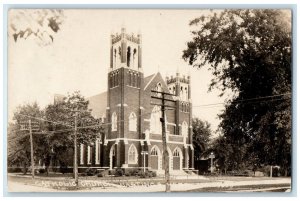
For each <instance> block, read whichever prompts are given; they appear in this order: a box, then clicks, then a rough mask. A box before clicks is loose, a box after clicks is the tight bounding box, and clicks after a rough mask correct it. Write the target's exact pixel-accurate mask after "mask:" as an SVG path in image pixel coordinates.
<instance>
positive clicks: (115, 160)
mask: <svg viewBox="0 0 300 201" xmlns="http://www.w3.org/2000/svg"><path fill="white" fill-rule="evenodd" d="M110 40H111V47H110V67H109V70H108V73H107V76H108V83H107V91H106V92H104V93H101V94H98V95H95V96H93V97H90V98H88V100H89V108H90V109H92V115H94V116H96V117H98V118H102V119H103V123H104V125H106V126H105V134H103V135H102V137H101V138H99V139H97V140H96V142H95V143H93V145H89V146H87V145H84V144H81V145H80V153H79V163H78V164H79V171H80V169H81V170H82V169H84V168H87V167H90V168H97V169H98V168H99V169H114V168H143V167H144V164H145V167H146V169H149V170H153V171H158V172H159V171H163V170H164V166H165V165H164V161H163V144H162V124H161V121H160V118H161V116H162V115H161V107H160V105H159V103H160V101H159V100H154V99H152V98H151V96H153V95H155V93H153V92H151V90H155V91H163V92H167V93H171V94H174V96H169V98H172V100H174V102H171V103H170V104H171V105H173V106H174V108H173V109H172V110H166V112H165V114H166V115H165V119H166V122H165V125H166V141H167V150H168V155H169V157H168V159H169V160H168V163H169V167H170V171H171V172H172V171H175V170H187V169H193V167H194V160H193V158H194V150H193V146H192V101H191V80H190V76H183V75H182V76H181V75H180V74H179V73H178V72H177V73H176V75H175V76H171V77H166V79H163V77H162V76H161V74H160V73H159V72H157V73H156V74H153V75H149V76H147V77H145V76H144V74H143V65H142V37H141V35H140V34H138V35H134V34H128V33H126V29H125V28H122V29H121V33H117V34H114V35H111V39H110ZM99 84H100V83H99ZM156 95H157V96H160V94H159V93H157V94H156ZM153 103H157V104H153ZM160 104H161V103H160ZM145 152H146V154H145V155H143V153H145ZM144 159H145V161H144Z"/></svg>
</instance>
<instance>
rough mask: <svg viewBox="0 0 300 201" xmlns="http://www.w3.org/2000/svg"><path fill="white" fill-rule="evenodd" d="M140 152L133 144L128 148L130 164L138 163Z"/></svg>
mask: <svg viewBox="0 0 300 201" xmlns="http://www.w3.org/2000/svg"><path fill="white" fill-rule="evenodd" d="M137 162H138V154H137V149H136V147H135V146H134V145H133V144H132V145H130V147H129V149H128V164H137Z"/></svg>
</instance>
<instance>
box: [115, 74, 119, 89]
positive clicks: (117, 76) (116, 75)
mask: <svg viewBox="0 0 300 201" xmlns="http://www.w3.org/2000/svg"><path fill="white" fill-rule="evenodd" d="M115 77H116V78H115V79H116V84H115V86H118V85H119V72H117V73H116V74H115Z"/></svg>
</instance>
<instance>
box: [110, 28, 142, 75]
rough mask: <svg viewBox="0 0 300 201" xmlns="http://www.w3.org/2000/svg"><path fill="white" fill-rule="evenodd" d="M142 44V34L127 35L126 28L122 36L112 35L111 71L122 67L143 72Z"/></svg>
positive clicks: (122, 30)
mask: <svg viewBox="0 0 300 201" xmlns="http://www.w3.org/2000/svg"><path fill="white" fill-rule="evenodd" d="M141 43H142V37H141V34H137V36H135V35H134V34H127V33H126V29H125V28H124V27H123V28H122V29H121V33H120V34H119V33H116V34H111V53H110V71H113V70H116V69H119V68H121V67H127V68H129V69H133V70H136V71H141V70H142V57H141V54H142V48H141Z"/></svg>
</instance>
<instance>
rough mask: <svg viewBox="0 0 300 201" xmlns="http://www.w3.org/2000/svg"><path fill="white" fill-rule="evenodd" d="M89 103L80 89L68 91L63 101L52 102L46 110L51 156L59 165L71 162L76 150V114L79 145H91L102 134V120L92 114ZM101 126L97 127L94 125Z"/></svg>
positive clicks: (49, 156) (49, 157)
mask: <svg viewBox="0 0 300 201" xmlns="http://www.w3.org/2000/svg"><path fill="white" fill-rule="evenodd" d="M88 104H89V102H88V101H87V100H85V99H84V97H83V96H82V95H81V94H80V92H78V91H76V92H74V93H73V94H69V95H68V96H67V97H65V98H64V100H62V101H59V102H56V103H54V104H49V105H48V106H47V107H46V109H45V118H46V119H47V120H49V122H48V123H47V126H46V128H47V131H48V132H50V134H49V135H47V142H48V143H49V144H48V147H49V153H51V155H48V156H47V158H48V159H52V161H57V162H58V163H59V165H67V164H71V162H72V161H73V153H74V152H73V149H74V127H75V116H77V117H76V118H77V127H78V130H77V139H78V144H79V143H84V144H92V143H93V142H95V140H96V138H99V137H100V134H101V133H103V128H102V126H100V119H96V118H94V117H93V116H92V115H91V110H89V109H88ZM95 125H98V126H95Z"/></svg>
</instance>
